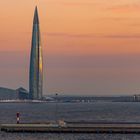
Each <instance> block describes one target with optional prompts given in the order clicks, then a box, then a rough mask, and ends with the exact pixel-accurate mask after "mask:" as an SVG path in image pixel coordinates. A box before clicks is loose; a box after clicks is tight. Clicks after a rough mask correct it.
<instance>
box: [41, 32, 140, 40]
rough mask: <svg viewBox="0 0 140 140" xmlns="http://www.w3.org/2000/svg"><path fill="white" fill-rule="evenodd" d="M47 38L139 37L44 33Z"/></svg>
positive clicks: (128, 36)
mask: <svg viewBox="0 0 140 140" xmlns="http://www.w3.org/2000/svg"><path fill="white" fill-rule="evenodd" d="M44 35H47V36H54V37H55V36H56V37H67V38H118V39H124V38H126V39H127V38H128V39H139V38H140V35H139V34H138V35H122V34H120V35H95V34H70V33H61V32H59V33H58V32H57V33H44Z"/></svg>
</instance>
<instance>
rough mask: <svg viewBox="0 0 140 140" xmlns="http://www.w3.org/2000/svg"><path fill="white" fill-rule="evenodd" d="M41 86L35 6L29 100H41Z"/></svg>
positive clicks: (37, 24)
mask: <svg viewBox="0 0 140 140" xmlns="http://www.w3.org/2000/svg"><path fill="white" fill-rule="evenodd" d="M42 86H43V62H42V46H41V37H40V28H39V17H38V10H37V6H36V8H35V12H34V19H33V31H32V45H31V55H30V73H29V98H30V99H41V98H42Z"/></svg>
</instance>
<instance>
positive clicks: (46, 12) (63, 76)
mask: <svg viewBox="0 0 140 140" xmlns="http://www.w3.org/2000/svg"><path fill="white" fill-rule="evenodd" d="M36 5H37V6H38V12H39V19H40V28H41V37H42V48H43V63H44V85H43V93H44V95H50V94H51V95H53V94H55V93H59V94H61V95H84V96H86V95H98V96H105V95H115V96H118V95H133V94H139V93H140V0H24V1H19V0H12V1H11V0H1V1H0V86H1V87H8V88H12V89H17V88H19V87H24V88H26V89H28V84H29V58H30V49H31V37H32V22H33V15H34V9H35V6H36Z"/></svg>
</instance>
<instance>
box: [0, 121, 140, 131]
mask: <svg viewBox="0 0 140 140" xmlns="http://www.w3.org/2000/svg"><path fill="white" fill-rule="evenodd" d="M0 130H1V131H4V132H11V133H14V132H29V133H34V132H39V133H40V132H44V133H140V123H103V122H102V123H96V122H95V123H81V122H79V123H76V122H74V123H72V122H71V123H67V124H66V125H58V124H34V123H33V124H1V125H0Z"/></svg>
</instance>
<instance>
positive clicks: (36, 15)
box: [33, 6, 39, 24]
mask: <svg viewBox="0 0 140 140" xmlns="http://www.w3.org/2000/svg"><path fill="white" fill-rule="evenodd" d="M33 24H39V18H38V10H37V6H36V7H35V12H34V21H33Z"/></svg>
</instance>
